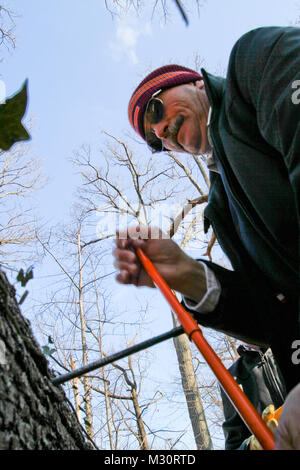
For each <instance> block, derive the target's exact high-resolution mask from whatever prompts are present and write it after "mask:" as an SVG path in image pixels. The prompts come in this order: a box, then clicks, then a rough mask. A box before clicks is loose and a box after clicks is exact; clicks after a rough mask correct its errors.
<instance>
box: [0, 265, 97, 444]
mask: <svg viewBox="0 0 300 470" xmlns="http://www.w3.org/2000/svg"><path fill="white" fill-rule="evenodd" d="M51 377H53V372H52V371H51V370H50V369H49V367H48V361H47V359H46V358H45V356H44V354H43V353H42V352H41V350H40V347H39V345H38V343H37V341H36V340H35V338H34V336H33V334H32V331H31V327H30V323H29V322H28V320H26V319H25V318H24V317H23V316H22V314H21V312H20V309H19V306H18V304H17V302H16V300H15V290H14V288H13V287H12V286H10V285H9V283H8V281H7V279H6V276H5V274H4V273H3V272H1V271H0V449H1V450H4V449H5V450H7V449H14V450H16V449H27V450H31V449H32V450H33V449H38V450H46V449H47V450H71V449H74V450H75V449H78V450H89V449H91V448H92V446H91V445H90V444H89V443H88V442H87V439H86V436H85V434H84V431H83V430H82V428H81V426H80V424H79V423H78V420H77V418H76V414H75V413H74V410H73V409H72V407H71V406H70V404H69V402H68V400H67V398H66V396H65V393H64V391H63V389H62V388H61V386H54V385H52V383H51Z"/></svg>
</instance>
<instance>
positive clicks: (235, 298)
mask: <svg viewBox="0 0 300 470" xmlns="http://www.w3.org/2000/svg"><path fill="white" fill-rule="evenodd" d="M202 73H203V77H204V82H205V89H206V92H207V95H208V98H209V101H210V104H211V107H212V116H211V124H210V136H211V139H212V143H213V150H214V158H215V160H216V163H217V166H218V169H219V171H220V174H218V173H215V172H211V189H210V194H209V201H208V205H207V208H206V210H205V229H206V230H207V229H208V227H209V225H211V226H212V228H213V230H214V232H215V235H216V237H217V239H218V241H219V243H220V245H221V247H222V248H223V250H224V252H225V253H226V254H227V256H228V258H229V259H230V261H231V264H232V266H233V271H229V270H226V269H224V268H222V267H220V266H217V265H215V264H214V263H208V264H209V266H210V267H211V268H212V269H213V270H214V272H215V274H216V276H217V278H218V279H219V281H220V283H221V286H222V295H221V298H220V301H219V303H218V306H217V308H216V310H215V311H214V312H212V313H210V314H204V315H201V316H199V317H197V319H198V321H199V322H200V323H201V324H203V325H205V326H208V327H212V328H215V329H217V330H220V331H224V332H226V333H227V334H230V335H232V336H235V337H237V338H239V339H241V340H243V341H246V342H248V343H254V344H260V345H265V346H269V345H270V346H271V347H272V350H273V353H274V355H275V357H276V360H277V361H278V363H279V365H280V367H281V370H282V373H283V374H284V377H285V380H286V381H287V387H288V389H289V388H291V387H292V386H294V385H295V384H296V383H298V382H299V381H300V370H299V369H300V366H298V367H296V365H294V364H292V362H291V355H292V352H293V350H292V346H291V345H292V343H293V341H294V340H295V339H299V325H298V313H299V310H298V308H299V305H298V301H299V201H300V199H299V187H300V182H299V178H300V158H299V157H300V104H297V100H295V91H297V89H296V88H294V87H295V86H296V84H297V83H298V82H297V80H300V29H299V28H293V27H286V28H280V27H268V28H259V29H256V30H254V31H251V32H249V33H247V34H245V35H244V36H243V37H242V38H241V39H240V40H239V41H238V42H237V43H236V45H235V46H234V48H233V50H232V53H231V56H230V61H229V67H228V74H227V77H226V80H225V79H222V78H219V77H215V76H212V75H210V74H208V73H207V72H206V71H205V70H202ZM299 85H300V82H299ZM278 293H281V294H283V295H284V296H285V303H282V302H280V301H279V300H278V298H277V297H276V295H277V294H278Z"/></svg>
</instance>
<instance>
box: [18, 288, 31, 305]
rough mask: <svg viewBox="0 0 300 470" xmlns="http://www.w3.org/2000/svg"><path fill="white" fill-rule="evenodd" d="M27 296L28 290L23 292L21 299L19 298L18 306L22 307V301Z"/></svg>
mask: <svg viewBox="0 0 300 470" xmlns="http://www.w3.org/2000/svg"><path fill="white" fill-rule="evenodd" d="M28 294H29V292H28V290H26V291H25V292H24V294H23V295H22V297H21V298H20V300H19V305H22V303H23V302H24V300H25V299H26V297H27V295H28Z"/></svg>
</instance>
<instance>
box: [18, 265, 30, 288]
mask: <svg viewBox="0 0 300 470" xmlns="http://www.w3.org/2000/svg"><path fill="white" fill-rule="evenodd" d="M30 279H33V268H28V269H27V271H26V273H25V274H24V270H23V268H21V269H20V271H19V272H18V275H17V281H18V282H20V283H21V286H22V287H25V286H26V284H27V282H28V281H30Z"/></svg>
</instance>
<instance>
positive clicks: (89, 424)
mask: <svg viewBox="0 0 300 470" xmlns="http://www.w3.org/2000/svg"><path fill="white" fill-rule="evenodd" d="M80 244H81V238H80V227H79V229H78V234H77V249H78V270H79V312H80V322H81V343H82V362H83V365H84V366H86V365H87V364H88V357H87V349H88V348H87V344H86V335H85V328H86V325H85V311H84V303H83V282H82V254H81V246H80ZM83 388H84V403H85V413H86V417H85V420H84V421H85V426H86V430H87V432H88V435H89V436H90V437H91V438H92V437H93V415H92V405H91V390H90V385H89V377H88V375H84V376H83Z"/></svg>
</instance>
